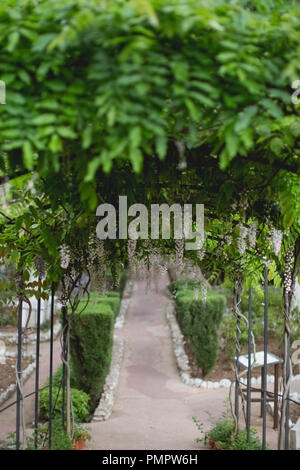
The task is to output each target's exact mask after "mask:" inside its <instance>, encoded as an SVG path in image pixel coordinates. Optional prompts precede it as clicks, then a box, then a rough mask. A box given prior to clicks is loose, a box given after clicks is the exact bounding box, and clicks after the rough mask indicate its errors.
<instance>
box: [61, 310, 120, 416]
mask: <svg viewBox="0 0 300 470" xmlns="http://www.w3.org/2000/svg"><path fill="white" fill-rule="evenodd" d="M78 311H80V304H79V306H78ZM114 318H115V316H114V312H113V310H112V308H111V306H110V305H108V304H107V303H104V302H98V303H97V304H96V305H95V308H94V307H93V306H90V304H89V305H88V307H87V308H86V309H85V310H84V311H83V313H82V314H80V315H79V314H76V313H75V315H74V317H73V320H72V326H71V332H70V353H71V361H72V380H73V381H74V383H75V384H76V387H77V388H79V389H80V390H84V391H85V392H86V393H88V395H89V397H90V402H89V404H90V409H93V408H94V407H95V406H96V404H97V402H98V401H99V398H100V396H101V392H102V388H103V385H104V382H105V378H106V375H107V373H108V371H109V366H110V361H111V351H112V344H113V328H114Z"/></svg>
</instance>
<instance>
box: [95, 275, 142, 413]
mask: <svg viewBox="0 0 300 470" xmlns="http://www.w3.org/2000/svg"><path fill="white" fill-rule="evenodd" d="M133 287H134V282H133V281H131V280H129V281H127V283H126V285H125V288H124V291H123V298H122V300H121V304H120V309H119V313H118V316H117V318H116V322H115V329H121V328H123V326H124V324H125V317H126V313H127V311H128V308H129V303H130V296H131V294H132V291H133ZM124 349H125V340H124V338H123V337H121V336H118V335H116V334H114V343H113V348H112V358H111V364H110V371H109V373H108V375H107V376H106V380H105V384H104V387H103V392H102V395H101V399H100V402H99V404H98V406H97V408H96V410H95V412H94V416H93V419H92V422H97V421H105V420H107V419H108V418H109V417H110V415H111V413H112V409H113V405H114V399H115V392H116V389H117V386H118V382H119V375H120V369H121V364H122V361H123V357H124Z"/></svg>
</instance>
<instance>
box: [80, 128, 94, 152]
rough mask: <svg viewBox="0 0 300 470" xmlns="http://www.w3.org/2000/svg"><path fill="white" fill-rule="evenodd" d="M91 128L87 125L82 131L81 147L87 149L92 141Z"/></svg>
mask: <svg viewBox="0 0 300 470" xmlns="http://www.w3.org/2000/svg"><path fill="white" fill-rule="evenodd" d="M92 136H93V128H92V126H88V127H86V128H85V129H84V131H83V133H82V148H83V149H88V148H89V147H90V145H91V143H92Z"/></svg>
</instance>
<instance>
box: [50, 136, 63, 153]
mask: <svg viewBox="0 0 300 470" xmlns="http://www.w3.org/2000/svg"><path fill="white" fill-rule="evenodd" d="M62 148H63V145H62V141H61V138H60V137H59V135H57V134H53V135H52V137H51V139H50V142H49V149H50V150H51V152H53V153H56V152H61V150H62Z"/></svg>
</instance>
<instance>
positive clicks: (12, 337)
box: [0, 320, 61, 344]
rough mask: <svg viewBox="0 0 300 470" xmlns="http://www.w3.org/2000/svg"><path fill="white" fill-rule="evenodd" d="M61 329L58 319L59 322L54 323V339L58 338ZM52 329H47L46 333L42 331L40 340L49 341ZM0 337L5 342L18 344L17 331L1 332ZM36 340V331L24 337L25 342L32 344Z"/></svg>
mask: <svg viewBox="0 0 300 470" xmlns="http://www.w3.org/2000/svg"><path fill="white" fill-rule="evenodd" d="M60 330H61V323H60V321H59V320H58V321H57V322H55V323H54V325H53V339H56V338H57V336H58V335H59V332H60ZM50 334H51V332H50V330H48V331H46V332H45V333H44V332H43V331H41V333H40V342H41V343H45V342H47V341H50ZM0 339H3V340H4V341H5V342H7V343H8V344H18V334H17V333H4V332H2V331H1V332H0ZM35 341H36V333H31V334H29V335H27V337H25V338H24V342H23V344H31V343H35Z"/></svg>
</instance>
